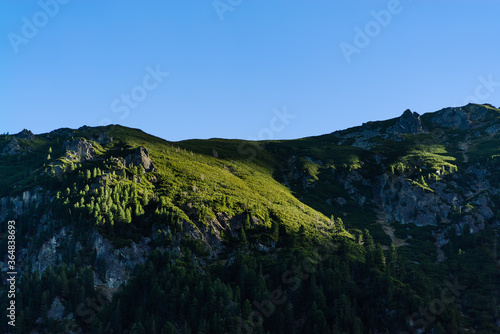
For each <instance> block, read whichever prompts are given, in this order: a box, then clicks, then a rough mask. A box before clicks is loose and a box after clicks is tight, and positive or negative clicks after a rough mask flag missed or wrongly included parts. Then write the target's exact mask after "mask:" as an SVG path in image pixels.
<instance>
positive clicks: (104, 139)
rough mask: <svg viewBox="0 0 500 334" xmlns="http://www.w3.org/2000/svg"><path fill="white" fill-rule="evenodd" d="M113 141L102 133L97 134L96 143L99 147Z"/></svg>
mask: <svg viewBox="0 0 500 334" xmlns="http://www.w3.org/2000/svg"><path fill="white" fill-rule="evenodd" d="M112 141H113V138H111V137H110V136H108V135H107V134H105V133H104V132H103V133H101V134H99V136H98V137H97V139H96V142H98V143H99V144H101V145H106V144H107V143H110V142H112Z"/></svg>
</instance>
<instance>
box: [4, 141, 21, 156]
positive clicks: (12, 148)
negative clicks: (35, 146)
mask: <svg viewBox="0 0 500 334" xmlns="http://www.w3.org/2000/svg"><path fill="white" fill-rule="evenodd" d="M22 151H23V148H22V147H21V143H20V142H19V139H17V138H16V137H14V138H12V139H11V140H9V142H8V143H7V145H5V147H4V148H3V150H2V155H15V154H19V153H21V152H22Z"/></svg>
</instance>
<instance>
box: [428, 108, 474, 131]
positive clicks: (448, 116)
mask: <svg viewBox="0 0 500 334" xmlns="http://www.w3.org/2000/svg"><path fill="white" fill-rule="evenodd" d="M431 121H432V123H434V124H435V125H437V126H440V127H445V128H454V129H461V130H466V129H469V128H470V125H471V120H470V119H469V114H467V112H466V110H465V109H464V108H445V109H442V110H440V111H438V112H436V113H435V114H434V115H433V117H432V119H431Z"/></svg>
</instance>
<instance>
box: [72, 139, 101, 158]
mask: <svg viewBox="0 0 500 334" xmlns="http://www.w3.org/2000/svg"><path fill="white" fill-rule="evenodd" d="M64 148H65V149H66V157H67V158H68V159H69V160H72V161H80V160H92V159H94V158H95V157H96V155H97V154H96V152H95V150H94V147H93V146H92V143H91V142H89V141H87V140H85V139H83V138H78V139H73V140H69V141H66V142H64Z"/></svg>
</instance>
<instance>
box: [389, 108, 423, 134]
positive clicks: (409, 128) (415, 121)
mask: <svg viewBox="0 0 500 334" xmlns="http://www.w3.org/2000/svg"><path fill="white" fill-rule="evenodd" d="M423 132H425V130H424V128H423V126H422V121H421V120H420V115H419V114H418V113H416V112H412V111H411V110H410V109H406V110H405V112H404V113H403V115H401V116H400V117H399V118H398V120H397V122H396V124H395V125H394V133H401V134H403V133H405V134H416V133H423Z"/></svg>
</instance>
